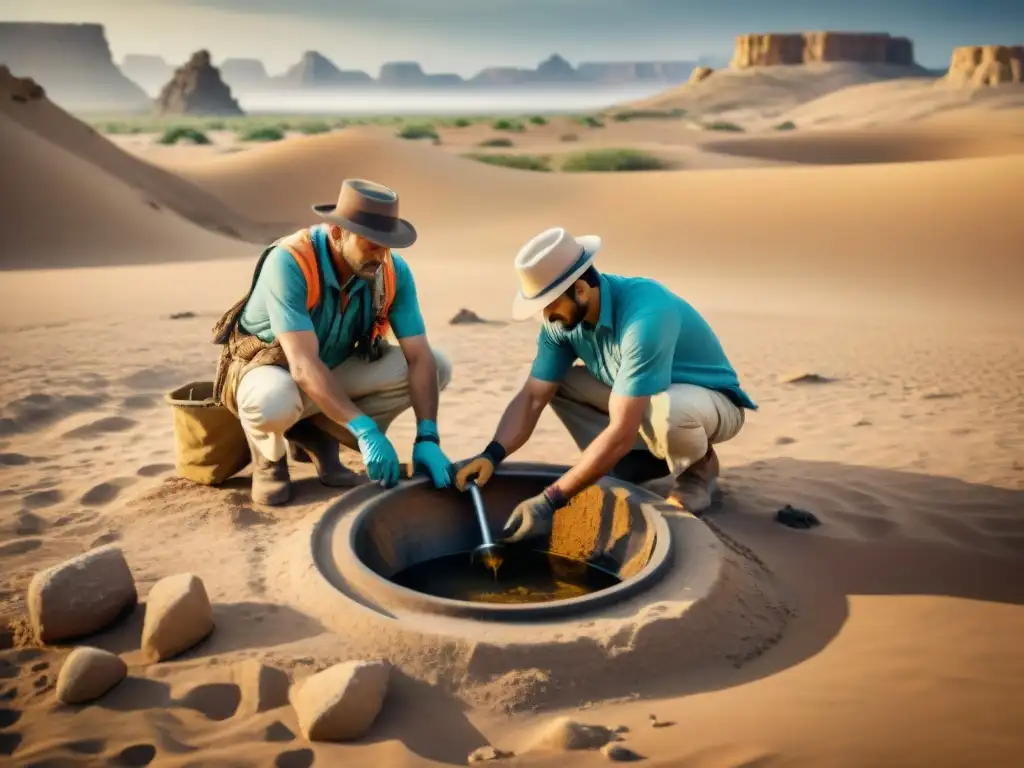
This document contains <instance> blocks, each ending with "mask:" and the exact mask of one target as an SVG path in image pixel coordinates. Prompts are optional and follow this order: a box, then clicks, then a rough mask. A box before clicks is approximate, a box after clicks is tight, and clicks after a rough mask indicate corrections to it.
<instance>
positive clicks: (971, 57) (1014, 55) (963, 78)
mask: <svg viewBox="0 0 1024 768" xmlns="http://www.w3.org/2000/svg"><path fill="white" fill-rule="evenodd" d="M946 80H947V81H948V82H951V83H955V84H957V85H971V86H976V87H982V86H990V85H1001V84H1003V83H1022V82H1024V45H968V46H964V47H962V48H954V49H953V57H952V59H951V60H950V62H949V71H948V72H947V73H946Z"/></svg>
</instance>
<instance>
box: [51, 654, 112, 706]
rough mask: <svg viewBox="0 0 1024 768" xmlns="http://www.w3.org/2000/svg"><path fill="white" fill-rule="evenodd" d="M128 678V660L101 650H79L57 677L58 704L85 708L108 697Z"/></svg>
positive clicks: (71, 655)
mask: <svg viewBox="0 0 1024 768" xmlns="http://www.w3.org/2000/svg"><path fill="white" fill-rule="evenodd" d="M127 676H128V665H127V664H125V663H124V659H122V658H121V657H120V656H117V655H115V654H113V653H110V652H108V651H104V650H101V649H99V648H89V647H85V646H83V647H81V648H75V650H73V651H72V652H71V653H70V654H68V657H67V659H65V660H64V666H62V667H61V668H60V673H59V674H58V675H57V701H59V702H60V703H61V704H84V703H86V702H88V701H94V700H95V699H98V698H99V697H100V696H102V695H103V694H105V693H106V692H107V691H109V690H110V689H111V688H113V687H114V686H115V685H117V684H118V683H120V682H121V681H122V680H124V679H125V677H127Z"/></svg>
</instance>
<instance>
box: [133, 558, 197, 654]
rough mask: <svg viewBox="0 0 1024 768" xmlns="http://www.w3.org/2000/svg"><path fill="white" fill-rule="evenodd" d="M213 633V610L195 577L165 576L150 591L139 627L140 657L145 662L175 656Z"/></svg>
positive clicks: (180, 574) (189, 574)
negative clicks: (140, 628)
mask: <svg viewBox="0 0 1024 768" xmlns="http://www.w3.org/2000/svg"><path fill="white" fill-rule="evenodd" d="M212 631H213V607H212V606H211V605H210V598H209V597H208V596H207V594H206V587H204V586H203V582H202V580H201V579H200V578H199V577H198V576H195V575H194V574H191V573H179V574H177V575H175V576H167V577H166V578H163V579H160V581H158V582H157V583H156V584H154V585H153V587H152V589H150V590H149V596H148V597H147V598H146V618H145V620H144V621H143V624H142V654H143V656H144V657H145V659H146V660H147V661H151V662H156V661H163V660H165V659H169V658H171V657H172V656H177V655H178V654H179V653H183V652H184V651H187V650H188V649H189V648H191V647H192V646H194V645H195V644H196V643H198V642H199V641H200V640H202V639H203V638H205V637H206V636H207V635H209V634H210V633H211V632H212Z"/></svg>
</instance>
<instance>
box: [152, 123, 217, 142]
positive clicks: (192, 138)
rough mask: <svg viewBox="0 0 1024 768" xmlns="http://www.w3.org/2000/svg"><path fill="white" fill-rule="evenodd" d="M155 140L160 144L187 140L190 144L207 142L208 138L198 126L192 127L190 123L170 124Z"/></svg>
mask: <svg viewBox="0 0 1024 768" xmlns="http://www.w3.org/2000/svg"><path fill="white" fill-rule="evenodd" d="M157 141H158V142H159V143H160V144H167V145H171V144H177V143H178V142H181V141H188V142H191V143H192V144H209V143H210V140H209V139H208V138H207V137H206V134H205V133H203V132H202V131H200V130H199V129H198V128H193V127H192V126H190V125H172V126H170V127H169V128H166V129H164V132H163V134H162V135H161V136H160V138H159V139H157Z"/></svg>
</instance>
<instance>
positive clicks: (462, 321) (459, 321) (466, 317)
mask: <svg viewBox="0 0 1024 768" xmlns="http://www.w3.org/2000/svg"><path fill="white" fill-rule="evenodd" d="M483 322H486V321H485V320H484V319H483V318H482V317H480V315H478V314H477V313H476V312H474V311H473V310H471V309H460V310H459V311H458V312H456V313H455V317H453V318H452V319H451V320H449V321H448V323H449V325H470V324H472V323H483Z"/></svg>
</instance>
